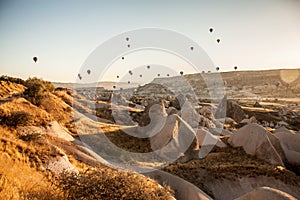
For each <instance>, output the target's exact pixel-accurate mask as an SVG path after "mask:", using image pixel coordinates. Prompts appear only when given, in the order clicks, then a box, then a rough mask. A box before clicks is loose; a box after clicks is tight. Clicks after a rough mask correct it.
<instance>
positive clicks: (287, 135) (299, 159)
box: [274, 127, 300, 165]
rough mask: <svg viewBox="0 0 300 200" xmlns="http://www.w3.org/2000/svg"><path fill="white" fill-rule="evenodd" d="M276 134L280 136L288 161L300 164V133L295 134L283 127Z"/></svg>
mask: <svg viewBox="0 0 300 200" xmlns="http://www.w3.org/2000/svg"><path fill="white" fill-rule="evenodd" d="M274 135H275V136H276V137H278V138H279V140H280V144H281V147H282V149H283V151H284V153H285V156H286V158H287V161H288V162H289V163H291V164H297V165H300V146H299V145H300V134H294V133H292V132H291V131H289V130H288V129H286V128H284V127H281V128H279V129H277V130H276V131H275V132H274Z"/></svg>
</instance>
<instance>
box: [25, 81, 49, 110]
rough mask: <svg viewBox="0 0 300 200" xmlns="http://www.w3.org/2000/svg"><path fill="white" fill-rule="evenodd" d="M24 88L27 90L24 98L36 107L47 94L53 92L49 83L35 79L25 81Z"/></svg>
mask: <svg viewBox="0 0 300 200" xmlns="http://www.w3.org/2000/svg"><path fill="white" fill-rule="evenodd" d="M25 86H26V87H27V89H26V90H25V91H24V97H25V98H26V99H27V100H28V101H30V102H31V103H33V104H35V105H37V106H39V105H40V104H41V101H42V99H43V98H45V97H46V96H47V94H48V92H53V91H54V89H55V87H54V85H53V84H52V83H51V82H48V81H44V80H42V79H38V78H36V77H34V78H29V79H27V80H26V81H25Z"/></svg>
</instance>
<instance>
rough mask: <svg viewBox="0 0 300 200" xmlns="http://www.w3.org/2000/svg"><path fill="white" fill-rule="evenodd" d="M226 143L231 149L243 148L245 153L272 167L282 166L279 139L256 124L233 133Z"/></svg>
mask: <svg viewBox="0 0 300 200" xmlns="http://www.w3.org/2000/svg"><path fill="white" fill-rule="evenodd" d="M228 142H229V144H230V145H232V146H233V147H243V149H244V150H245V152H246V153H247V154H250V155H255V156H257V157H258V158H260V159H262V160H264V161H266V162H268V163H271V164H273V165H281V166H284V164H283V160H284V159H285V158H284V155H282V152H283V150H282V148H281V146H280V145H279V144H280V141H279V139H278V138H277V137H276V136H274V135H272V134H271V133H270V132H268V131H266V130H265V129H264V128H263V127H262V126H260V125H258V124H248V125H246V126H244V127H242V128H240V129H238V130H237V131H236V132H234V133H233V134H232V135H231V136H230V138H229V139H228Z"/></svg>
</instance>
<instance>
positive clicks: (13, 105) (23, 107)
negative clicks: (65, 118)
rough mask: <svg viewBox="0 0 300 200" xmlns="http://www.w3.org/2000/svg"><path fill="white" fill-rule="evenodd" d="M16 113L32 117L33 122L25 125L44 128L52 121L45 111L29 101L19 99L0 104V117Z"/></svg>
mask: <svg viewBox="0 0 300 200" xmlns="http://www.w3.org/2000/svg"><path fill="white" fill-rule="evenodd" d="M18 111H24V112H26V113H29V114H30V115H31V116H32V119H33V120H32V121H31V123H29V124H27V125H35V126H41V125H42V126H45V125H47V124H48V123H49V122H51V121H53V120H54V118H53V117H52V116H51V115H50V114H49V113H47V112H46V111H45V110H43V109H41V108H39V107H37V106H35V105H33V104H31V103H30V102H29V101H27V100H26V99H24V98H21V97H18V98H14V99H12V100H11V101H6V102H3V103H1V104H0V114H1V117H2V116H4V115H6V116H8V115H10V114H11V113H15V112H18Z"/></svg>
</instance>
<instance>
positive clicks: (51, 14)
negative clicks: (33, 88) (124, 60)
mask: <svg viewBox="0 0 300 200" xmlns="http://www.w3.org/2000/svg"><path fill="white" fill-rule="evenodd" d="M144 27H157V28H162V29H170V30H173V31H176V32H179V33H181V34H183V35H185V36H187V37H189V38H191V39H192V40H193V41H195V42H196V43H197V44H198V45H199V46H200V47H202V48H203V49H204V50H205V52H206V53H207V54H208V56H209V57H210V58H211V60H212V61H213V63H214V64H215V66H219V67H220V70H221V71H231V70H233V67H234V66H238V69H239V70H255V69H275V68H300V1H299V0H215V1H214V0H210V1H208V0H205V1H204V0H195V1H188V0H187V1H183V0H168V1H163V0H151V1H141V0H135V1H134V0H131V1H130V0H129V1H125V0H120V1H104V0H103V1H102V0H100V1H92V0H88V1H84V0H81V1H79V0H52V1H50V0H49V1H48V0H44V1H42V0H6V1H4V0H0V69H1V75H9V76H15V77H21V78H23V79H27V78H28V77H29V76H31V77H32V76H37V77H42V78H44V79H46V80H50V81H61V82H74V81H75V80H76V78H77V74H78V73H79V71H80V69H81V67H82V65H83V63H84V62H85V60H86V59H87V57H88V56H89V55H90V53H91V52H93V51H94V49H95V48H96V47H98V46H99V45H101V44H102V43H103V42H105V41H107V40H109V39H111V38H112V37H114V36H116V35H118V34H120V33H123V32H126V31H131V30H134V29H140V28H144ZM210 27H213V28H214V32H213V33H209V31H208V29H209V28H210ZM217 38H220V39H221V42H220V43H219V44H218V43H217V42H216V39H217ZM34 56H37V57H38V58H39V62H38V63H34V62H33V60H32V58H33V57H34ZM166 57H167V56H166ZM161 62H162V61H161ZM178 62H179V61H178ZM157 64H160V63H157ZM137 67H140V66H137ZM126 70H127V69H125V71H126ZM113 76H114V77H112V79H114V78H115V74H114V75H113Z"/></svg>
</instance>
